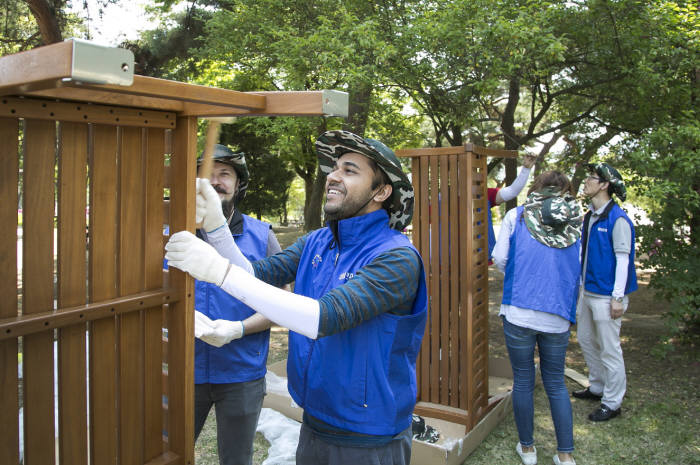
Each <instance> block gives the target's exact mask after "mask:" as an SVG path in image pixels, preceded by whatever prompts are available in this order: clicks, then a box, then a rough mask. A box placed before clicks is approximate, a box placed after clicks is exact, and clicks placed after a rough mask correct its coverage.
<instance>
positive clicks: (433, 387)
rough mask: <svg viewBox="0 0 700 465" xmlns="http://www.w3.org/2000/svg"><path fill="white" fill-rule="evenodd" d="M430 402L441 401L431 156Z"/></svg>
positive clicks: (436, 202)
mask: <svg viewBox="0 0 700 465" xmlns="http://www.w3.org/2000/svg"><path fill="white" fill-rule="evenodd" d="M428 164H429V166H430V220H429V221H430V223H429V225H428V227H429V228H430V229H429V231H430V232H429V233H428V234H429V239H430V254H429V256H430V279H429V284H428V292H429V293H430V295H431V297H432V298H431V302H430V319H429V321H428V324H429V325H430V402H434V403H436V404H437V403H440V389H439V382H440V304H441V303H442V302H440V251H439V247H438V246H439V244H440V239H439V231H440V229H439V227H440V223H439V221H440V198H439V196H438V192H439V186H438V158H437V157H430V160H429V161H428Z"/></svg>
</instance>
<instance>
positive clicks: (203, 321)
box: [194, 310, 243, 347]
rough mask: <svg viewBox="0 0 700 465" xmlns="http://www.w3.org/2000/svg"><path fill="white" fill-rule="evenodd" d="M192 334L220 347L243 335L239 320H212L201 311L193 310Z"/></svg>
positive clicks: (241, 324)
mask: <svg viewBox="0 0 700 465" xmlns="http://www.w3.org/2000/svg"><path fill="white" fill-rule="evenodd" d="M194 336H195V337H196V338H198V339H201V340H202V341H204V342H206V343H207V344H209V345H212V346H214V347H221V346H223V345H225V344H228V343H229V342H231V341H233V340H234V339H240V338H241V337H243V323H242V322H241V321H228V320H212V319H210V318H209V317H208V316H206V315H205V314H203V313H202V312H199V311H197V310H195V311H194Z"/></svg>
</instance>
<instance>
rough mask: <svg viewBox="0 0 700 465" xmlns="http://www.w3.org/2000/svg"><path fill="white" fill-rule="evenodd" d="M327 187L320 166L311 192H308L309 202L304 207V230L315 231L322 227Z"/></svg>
mask: <svg viewBox="0 0 700 465" xmlns="http://www.w3.org/2000/svg"><path fill="white" fill-rule="evenodd" d="M325 187H326V176H325V175H324V174H323V173H322V172H321V168H320V167H319V168H318V169H317V170H316V177H315V178H314V182H313V185H312V186H311V194H310V195H309V191H306V192H307V199H308V202H307V203H306V205H307V206H306V208H305V209H304V230H306V231H313V230H314V229H318V228H320V227H321V203H322V201H323V191H324V190H325Z"/></svg>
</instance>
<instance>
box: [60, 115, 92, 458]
mask: <svg viewBox="0 0 700 465" xmlns="http://www.w3.org/2000/svg"><path fill="white" fill-rule="evenodd" d="M87 129H88V128H87V124H76V123H61V141H60V151H59V158H58V223H57V236H58V264H57V270H58V306H59V308H61V307H72V306H77V305H81V304H84V303H85V302H86V277H87V273H86V267H85V252H86V242H85V207H86V197H87V193H86V187H87V179H86V175H87V142H88V138H87V133H88V132H87ZM85 330H86V325H85V323H83V324H77V325H73V326H69V327H66V328H62V329H60V330H59V339H58V394H59V397H58V399H59V424H58V426H59V438H60V447H59V451H60V455H59V457H60V463H70V464H76V465H81V464H87V459H88V457H87V397H86V393H87V386H86V373H87V371H86V366H85V365H86V362H85Z"/></svg>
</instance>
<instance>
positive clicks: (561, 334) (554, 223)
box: [493, 171, 581, 465]
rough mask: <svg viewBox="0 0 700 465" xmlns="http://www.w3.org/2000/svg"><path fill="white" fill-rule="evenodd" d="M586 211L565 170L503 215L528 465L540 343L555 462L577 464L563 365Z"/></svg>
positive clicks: (504, 267)
mask: <svg viewBox="0 0 700 465" xmlns="http://www.w3.org/2000/svg"><path fill="white" fill-rule="evenodd" d="M580 225H581V209H580V207H579V205H578V204H577V203H576V200H575V199H574V197H573V195H572V189H571V182H570V181H569V179H568V178H567V177H566V176H565V175H564V174H562V173H560V172H558V171H547V172H545V173H542V174H540V175H539V176H537V178H535V180H534V181H533V184H532V186H531V187H530V189H529V191H528V196H527V201H526V203H525V205H524V206H522V207H517V208H514V209H512V210H510V211H508V213H506V216H505V217H504V218H503V222H502V224H501V230H500V232H499V235H498V240H497V241H496V246H495V247H494V249H493V261H494V263H495V265H496V267H497V268H498V269H499V270H500V271H502V272H503V273H504V274H505V277H504V279H503V300H502V301H501V310H500V312H499V315H500V316H501V319H502V320H503V334H504V336H505V341H506V347H507V349H508V355H509V356H510V357H509V358H510V363H511V366H512V368H513V375H514V377H513V415H514V417H515V424H516V426H517V429H518V439H519V442H518V443H517V444H516V446H515V450H516V452H517V453H518V455H519V456H520V458H521V460H522V462H523V463H524V464H530V465H532V464H536V463H537V451H536V450H535V445H534V435H533V430H534V426H533V424H534V414H533V413H534V409H533V389H534V386H535V368H534V364H533V358H534V352H535V346H536V345H537V347H538V350H539V354H540V371H541V374H542V382H543V383H544V386H545V391H546V393H547V397H548V398H549V406H550V410H551V413H552V419H553V422H554V431H555V433H556V440H557V454H556V455H555V456H554V457H553V461H554V463H555V464H566V465H572V464H573V465H575V463H576V462H575V461H574V457H573V455H572V453H573V451H574V435H573V415H572V411H571V401H570V400H569V396H568V392H567V390H566V384H565V383H564V368H565V366H564V362H565V359H566V348H567V346H568V342H569V331H570V327H571V324H573V323H576V300H577V297H578V282H579V276H580V264H579V252H580V250H581V241H580V239H579V238H580V236H581V233H580V230H579V228H580Z"/></svg>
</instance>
